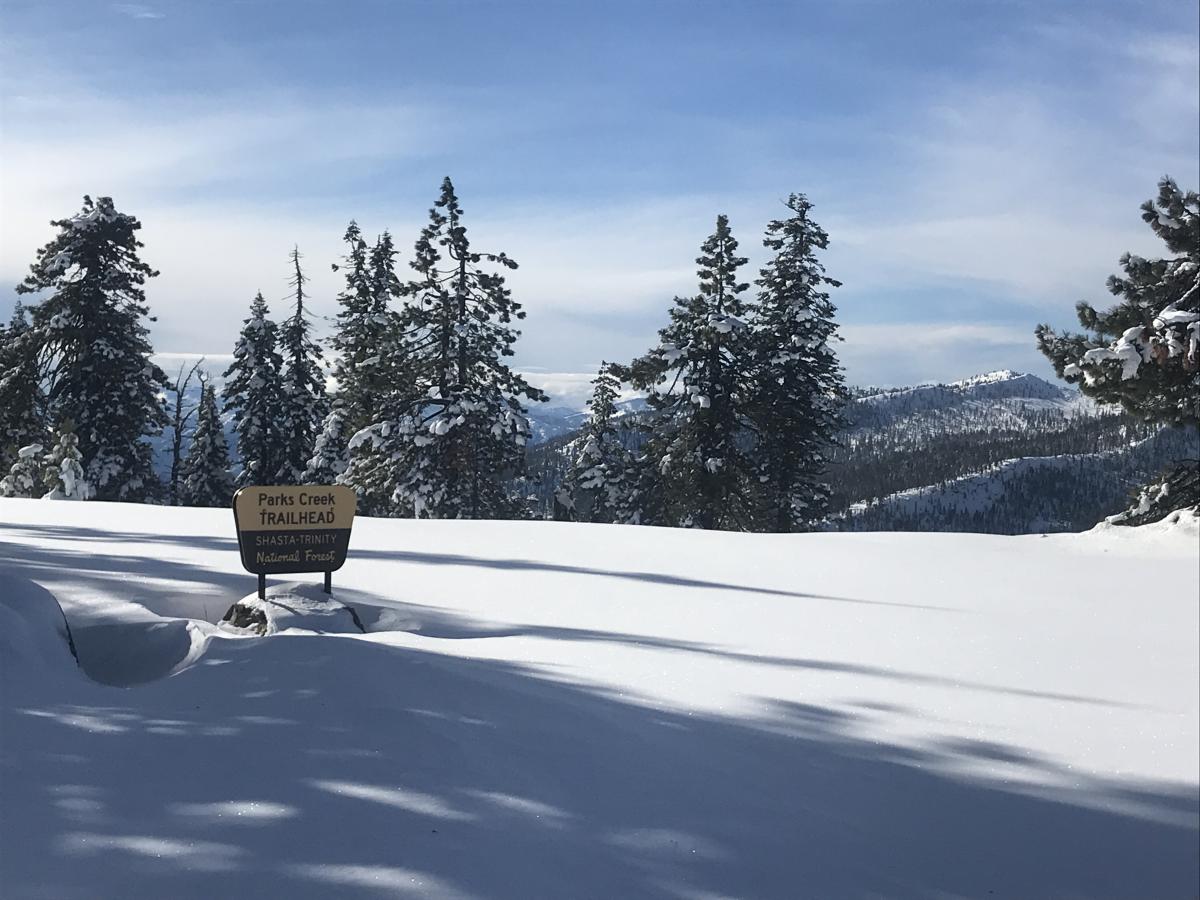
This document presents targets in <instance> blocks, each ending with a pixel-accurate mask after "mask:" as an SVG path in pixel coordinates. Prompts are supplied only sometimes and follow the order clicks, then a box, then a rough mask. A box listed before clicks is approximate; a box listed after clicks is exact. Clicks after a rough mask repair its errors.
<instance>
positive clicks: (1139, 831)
mask: <svg viewBox="0 0 1200 900" xmlns="http://www.w3.org/2000/svg"><path fill="white" fill-rule="evenodd" d="M0 523H2V524H0V716H2V718H0V752H2V754H3V760H2V761H0V885H2V886H3V891H2V893H3V896H4V897H5V898H6V900H8V898H33V897H54V898H64V900H69V898H74V897H88V898H92V897H104V898H108V897H121V898H152V897H153V898H160V897H171V898H193V897H194V898H200V897H204V898H209V897H222V898H243V897H244V898H250V897H276V896H279V897H289V898H292V897H296V898H325V897H335V896H336V897H364V898H376V897H421V898H424V897H434V898H438V897H448V898H457V897H476V898H513V900H516V898H542V897H546V898H562V897H569V898H592V897H595V898H610V897H622V898H640V897H649V898H693V897H696V898H698V897H704V898H714V897H755V898H781V900H782V898H795V897H821V898H840V897H868V896H870V897H939V898H944V897H989V896H995V897H1022V898H1037V897H1066V896H1076V897H1176V896H1179V897H1188V896H1194V895H1195V894H1196V893H1197V890H1198V887H1200V885H1198V884H1197V856H1196V846H1197V837H1198V834H1200V831H1198V828H1200V824H1198V822H1200V812H1198V809H1200V801H1198V796H1197V784H1198V782H1200V777H1198V773H1197V758H1198V755H1200V739H1198V734H1197V733H1198V730H1200V725H1198V713H1197V709H1198V706H1200V696H1198V695H1200V687H1198V684H1200V682H1198V677H1197V676H1198V674H1200V673H1198V672H1197V666H1198V657H1200V648H1198V646H1197V641H1198V637H1197V635H1198V632H1200V622H1198V619H1197V593H1198V591H1200V584H1198V580H1200V574H1198V568H1200V566H1198V563H1200V559H1198V549H1197V546H1198V533H1197V529H1196V522H1195V518H1194V517H1178V520H1177V521H1174V522H1171V523H1164V524H1160V525H1156V526H1147V527H1146V528H1142V529H1122V528H1112V527H1107V528H1099V529H1096V530H1094V531H1093V532H1090V533H1087V534H1082V535H1054V536H1050V537H1040V536H1021V537H1001V536H981V535H967V534H816V535H799V536H767V535H740V534H715V533H698V532H686V531H677V530H663V529H651V528H638V529H635V528H622V527H605V526H586V525H569V524H555V523H516V522H495V523H479V522H411V521H382V520H369V519H363V520H360V521H359V522H357V523H356V525H355V530H354V536H353V539H352V542H351V553H350V559H349V561H348V563H347V565H346V567H345V568H344V569H343V570H342V571H340V572H338V573H336V574H335V576H334V596H333V598H332V600H329V599H327V598H325V597H324V595H323V594H321V593H320V590H319V587H318V586H317V585H315V584H311V583H303V582H302V583H289V584H279V583H278V582H273V584H272V590H273V594H272V598H271V615H272V627H271V628H270V629H268V631H269V632H270V633H269V634H267V635H266V636H261V637H260V636H257V635H253V634H248V633H246V632H245V631H238V630H236V629H232V628H230V627H229V626H228V625H222V624H217V623H218V621H219V620H220V619H221V617H222V616H223V615H224V613H225V611H226V610H227V609H228V608H229V607H230V606H231V605H232V604H233V603H234V602H235V601H238V600H240V599H242V598H245V597H246V595H247V594H249V593H250V592H251V591H252V590H253V587H254V579H253V577H252V576H249V575H246V574H245V573H243V572H241V571H240V568H239V565H238V559H237V552H236V545H235V542H234V540H233V536H232V516H231V515H230V514H229V513H228V512H226V511H222V510H182V509H167V508H153V507H140V506H125V505H115V504H102V503H85V504H56V503H42V502H38V501H21V500H0ZM315 580H316V579H314V581H315ZM340 604H346V605H348V606H350V607H352V608H353V609H354V611H355V614H356V615H357V616H358V617H359V620H360V622H361V625H362V627H363V628H365V630H366V633H365V634H364V633H360V632H359V631H358V629H357V627H355V626H354V625H353V623H352V622H351V621H350V618H351V617H350V616H349V613H346V612H344V611H341V610H340V609H339V605H340ZM60 605H61V610H62V612H60V611H59V608H60ZM251 605H253V603H251ZM284 606H288V607H291V609H290V610H289V609H283V607H284ZM281 610H282V611H281ZM64 614H65V617H64ZM68 622H69V623H70V630H71V634H72V636H73V637H74V640H75V644H76V647H77V650H78V654H79V659H80V662H81V664H82V669H81V668H80V667H78V666H76V663H75V659H74V658H73V657H72V655H71V652H70V650H69V649H68V647H67V644H66V630H67V623H68ZM89 675H90V676H91V677H89ZM100 681H104V682H108V683H107V684H101V683H99V682H100ZM114 685H133V686H128V687H120V686H114Z"/></svg>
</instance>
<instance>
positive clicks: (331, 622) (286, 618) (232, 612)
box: [221, 582, 366, 635]
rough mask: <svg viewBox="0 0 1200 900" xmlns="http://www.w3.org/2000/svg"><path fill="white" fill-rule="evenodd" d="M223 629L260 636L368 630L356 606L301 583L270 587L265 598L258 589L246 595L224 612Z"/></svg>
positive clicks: (312, 585)
mask: <svg viewBox="0 0 1200 900" xmlns="http://www.w3.org/2000/svg"><path fill="white" fill-rule="evenodd" d="M221 628H222V629H223V630H227V631H235V632H238V633H243V634H244V633H246V632H251V633H254V634H260V635H269V634H278V633H279V632H282V631H288V630H292V629H295V630H299V631H311V632H315V633H317V634H362V633H363V632H364V631H365V630H366V629H364V628H363V625H362V622H361V621H360V620H359V618H358V613H357V612H355V610H354V608H353V607H350V606H347V605H346V604H344V603H342V602H341V601H339V600H337V599H335V598H334V597H333V596H332V595H331V594H326V593H325V591H324V589H323V588H322V587H321V586H320V585H316V584H301V583H299V582H290V583H288V584H278V585H273V586H271V587H270V588H268V589H267V598H266V599H265V600H260V599H259V597H258V593H257V592H256V593H253V594H250V595H249V596H246V597H243V598H242V599H241V600H239V601H238V602H237V603H235V604H233V606H231V607H230V608H229V611H228V612H226V613H225V617H224V618H223V619H222V620H221Z"/></svg>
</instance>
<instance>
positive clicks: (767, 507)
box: [751, 194, 844, 531]
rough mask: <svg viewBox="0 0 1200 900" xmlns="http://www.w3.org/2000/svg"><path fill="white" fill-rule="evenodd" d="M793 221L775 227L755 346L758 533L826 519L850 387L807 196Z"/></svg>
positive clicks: (795, 198)
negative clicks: (829, 478) (831, 461)
mask: <svg viewBox="0 0 1200 900" xmlns="http://www.w3.org/2000/svg"><path fill="white" fill-rule="evenodd" d="M787 207H788V209H789V210H791V212H792V215H790V216H789V217H788V218H786V219H781V220H776V221H773V222H771V223H770V224H768V225H767V234H766V237H765V238H764V240H763V244H764V246H766V248H767V249H768V250H771V251H772V252H773V253H774V256H773V257H772V258H771V260H770V261H769V262H768V263H767V265H766V266H765V267H764V268H763V269H762V270H761V272H760V275H759V278H758V281H757V282H756V283H757V285H758V288H759V293H758V305H757V309H756V311H755V316H754V320H753V326H754V327H753V330H752V334H751V339H752V341H753V344H754V354H753V359H754V377H755V386H754V391H753V402H752V404H751V418H752V419H753V420H754V432H755V446H754V461H755V469H756V472H757V474H758V479H757V480H758V490H759V492H760V496H761V497H762V511H761V521H760V523H759V524H760V527H762V528H765V529H766V530H768V531H800V530H805V529H807V528H810V527H812V526H813V525H815V524H816V523H817V522H818V521H820V520H821V519H822V518H824V516H825V514H826V511H827V505H828V499H829V487H828V485H826V484H825V483H824V480H823V478H824V472H825V463H826V455H827V453H828V450H829V449H830V447H831V446H832V442H833V436H834V434H835V433H836V432H837V430H838V429H839V428H840V427H841V425H842V420H841V412H840V411H841V408H842V405H843V402H844V398H843V394H844V383H843V379H842V373H841V368H840V367H839V366H838V361H837V355H836V354H835V353H834V350H833V347H832V346H831V341H834V340H836V339H837V326H836V324H835V323H834V321H833V315H834V312H835V308H834V305H833V303H832V302H830V299H829V294H828V292H827V291H826V290H825V288H826V287H828V286H833V287H837V286H838V285H839V284H840V283H839V282H837V281H834V280H833V279H832V278H829V277H827V276H826V275H825V269H824V266H822V265H821V263H820V261H819V260H818V259H817V251H818V250H824V249H826V248H827V247H828V246H829V235H828V234H826V233H825V230H824V229H823V228H821V226H820V225H818V224H817V223H816V222H814V221H812V219H811V218H809V211H810V210H811V209H812V204H811V203H809V201H808V198H806V197H805V196H804V195H803V194H792V195H791V196H790V197H789V198H788V200H787Z"/></svg>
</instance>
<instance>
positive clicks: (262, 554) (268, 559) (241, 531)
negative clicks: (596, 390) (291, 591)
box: [233, 485, 358, 600]
mask: <svg viewBox="0 0 1200 900" xmlns="http://www.w3.org/2000/svg"><path fill="white" fill-rule="evenodd" d="M357 505H358V496H357V495H356V494H355V493H354V491H353V490H351V489H350V488H348V487H345V486H344V485H301V486H286V487H283V486H263V487H260V486H250V487H244V488H242V489H241V490H239V491H238V492H237V493H236V494H234V495H233V520H234V524H235V525H236V527H237V536H238V549H239V550H240V551H241V554H242V566H243V567H244V568H245V569H246V571H247V572H253V573H254V574H256V575H257V576H258V596H259V598H260V599H263V600H265V599H266V592H267V576H268V575H276V574H281V573H284V572H324V573H325V593H327V594H328V593H331V592H332V591H333V573H334V572H335V571H337V570H338V569H340V568H341V567H342V565H343V564H344V563H345V562H346V551H347V550H348V549H349V548H350V526H351V525H352V524H353V523H354V510H355V507H356V506H357Z"/></svg>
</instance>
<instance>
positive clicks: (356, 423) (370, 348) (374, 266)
mask: <svg viewBox="0 0 1200 900" xmlns="http://www.w3.org/2000/svg"><path fill="white" fill-rule="evenodd" d="M344 240H345V241H346V244H347V247H348V249H347V252H346V256H345V258H344V259H343V262H342V264H341V265H334V267H333V268H334V271H338V270H345V276H346V286H345V288H344V289H343V290H342V292H341V293H340V294H338V298H337V300H338V305H339V307H340V309H339V310H338V314H337V327H336V331H335V332H334V334H333V337H332V338H331V339H330V345H331V346H332V347H333V350H334V352H335V353H336V359H335V362H334V369H333V373H334V378H335V380H336V381H337V386H338V387H337V390H338V396H339V397H341V399H342V411H341V413H340V414H339V418H340V419H341V421H342V422H344V423H346V424H345V426H344V427H348V428H349V429H350V433H351V434H353V433H354V432H355V431H358V430H359V429H360V428H364V427H366V426H367V425H368V424H370V422H371V421H372V413H373V411H374V410H375V409H376V407H377V406H378V404H379V402H380V399H381V396H382V394H383V393H384V392H385V390H387V387H388V382H389V379H388V377H387V376H386V374H385V367H386V365H387V363H388V361H389V359H390V356H391V355H390V354H389V353H388V352H387V348H388V346H389V344H390V342H391V341H392V340H393V336H394V332H395V322H394V319H395V312H394V311H393V310H392V308H391V306H390V304H391V301H393V300H394V299H396V298H398V297H399V296H400V281H399V279H397V277H396V250H395V247H394V246H393V244H392V236H391V235H390V234H389V233H388V232H386V231H385V232H384V233H383V234H382V235H380V237H379V239H378V240H377V241H376V242H375V246H374V247H373V248H372V249H371V251H370V253H369V254H368V252H367V244H366V242H365V241H364V240H363V238H362V233H361V232H360V231H359V228H358V225H357V224H356V223H354V222H351V223H350V225H349V227H348V228H347V229H346V235H345V238H344Z"/></svg>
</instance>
